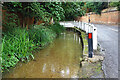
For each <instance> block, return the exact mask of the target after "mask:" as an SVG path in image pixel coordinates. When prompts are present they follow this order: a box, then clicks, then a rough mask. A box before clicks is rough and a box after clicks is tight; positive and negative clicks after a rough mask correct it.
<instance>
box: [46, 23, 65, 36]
mask: <svg viewBox="0 0 120 80" xmlns="http://www.w3.org/2000/svg"><path fill="white" fill-rule="evenodd" d="M48 28H49V29H52V30H53V31H54V32H55V33H56V34H57V35H60V33H61V32H63V31H64V30H65V28H64V27H63V26H62V25H60V24H59V23H58V22H55V24H52V25H49V26H48Z"/></svg>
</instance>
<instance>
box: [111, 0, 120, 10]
mask: <svg viewBox="0 0 120 80" xmlns="http://www.w3.org/2000/svg"><path fill="white" fill-rule="evenodd" d="M109 6H111V7H117V9H118V10H119V11H120V2H110V4H109Z"/></svg>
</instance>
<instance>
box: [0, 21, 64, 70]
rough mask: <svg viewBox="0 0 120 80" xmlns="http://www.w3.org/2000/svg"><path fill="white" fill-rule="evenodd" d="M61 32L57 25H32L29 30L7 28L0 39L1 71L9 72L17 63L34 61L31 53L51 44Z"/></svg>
mask: <svg viewBox="0 0 120 80" xmlns="http://www.w3.org/2000/svg"><path fill="white" fill-rule="evenodd" d="M11 23H12V22H10V24H11ZM7 24H8V25H10V24H9V23H7ZM13 24H14V23H13ZM52 27H54V29H53V28H52ZM55 27H56V28H55ZM63 30H64V28H63V26H61V25H60V24H58V23H55V24H53V25H48V26H42V25H34V26H32V28H31V29H29V30H27V29H26V28H20V27H11V26H9V27H7V31H6V30H5V31H4V32H3V38H2V70H3V71H4V70H9V68H10V67H14V66H15V65H16V64H17V63H18V62H19V61H23V62H26V61H29V60H30V59H34V56H33V51H34V50H36V49H39V48H41V47H45V46H46V45H48V44H49V43H51V42H52V41H53V39H54V38H55V37H56V36H57V35H58V34H60V33H61V32H62V31H63Z"/></svg>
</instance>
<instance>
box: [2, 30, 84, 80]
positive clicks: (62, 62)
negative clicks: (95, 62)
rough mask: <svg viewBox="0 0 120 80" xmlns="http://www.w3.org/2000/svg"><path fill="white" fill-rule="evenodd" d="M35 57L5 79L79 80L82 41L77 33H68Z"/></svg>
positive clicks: (9, 73) (8, 73)
mask: <svg viewBox="0 0 120 80" xmlns="http://www.w3.org/2000/svg"><path fill="white" fill-rule="evenodd" d="M34 57H35V59H34V60H31V61H30V62H28V63H20V64H19V65H17V66H16V67H15V68H13V69H12V70H11V71H10V72H7V73H6V74H5V75H3V78H79V76H78V72H80V71H81V70H80V57H82V45H81V39H80V37H79V36H78V34H77V33H74V32H72V31H66V32H65V33H62V34H61V35H60V37H58V38H56V39H55V40H54V41H53V43H51V44H50V45H49V46H47V47H46V48H44V49H42V50H40V51H39V52H37V53H35V54H34Z"/></svg>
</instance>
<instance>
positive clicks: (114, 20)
mask: <svg viewBox="0 0 120 80" xmlns="http://www.w3.org/2000/svg"><path fill="white" fill-rule="evenodd" d="M119 14H120V12H119V11H114V12H107V13H101V15H98V14H91V15H90V21H91V23H98V24H112V25H116V24H118V23H119V24H120V16H119ZM78 20H79V21H84V22H88V16H82V17H78Z"/></svg>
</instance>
